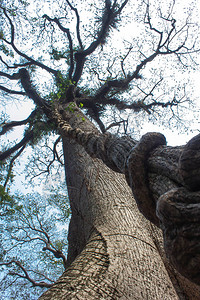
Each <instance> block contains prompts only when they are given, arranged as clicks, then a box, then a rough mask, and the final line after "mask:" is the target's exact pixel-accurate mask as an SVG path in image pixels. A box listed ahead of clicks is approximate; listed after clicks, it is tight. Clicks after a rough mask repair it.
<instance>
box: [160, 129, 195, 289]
mask: <svg viewBox="0 0 200 300" xmlns="http://www.w3.org/2000/svg"><path fill="white" fill-rule="evenodd" d="M178 168H179V172H180V175H181V177H182V182H183V186H184V187H180V188H176V189H173V190H171V191H168V192H167V193H165V194H163V195H162V196H160V198H159V199H158V202H157V216H158V218H159V219H160V224H161V228H162V230H163V235H164V247H165V252H166V254H167V256H168V258H169V260H170V262H171V263H172V264H173V266H174V267H175V268H176V269H177V270H178V271H179V272H180V273H181V274H182V275H183V276H185V277H187V278H188V279H189V280H191V281H193V282H194V283H196V284H199V285H200V269H199V265H200V134H199V135H197V136H195V137H194V138H193V139H191V140H190V141H189V142H188V143H187V144H186V146H185V147H184V148H183V151H182V154H181V156H180V158H179V164H178Z"/></svg>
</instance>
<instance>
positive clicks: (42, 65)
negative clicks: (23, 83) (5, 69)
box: [3, 8, 58, 76]
mask: <svg viewBox="0 0 200 300" xmlns="http://www.w3.org/2000/svg"><path fill="white" fill-rule="evenodd" d="M3 12H4V15H5V16H6V18H7V19H8V21H9V23H10V28H11V41H10V42H9V41H8V40H6V39H4V38H3V41H4V42H6V43H7V44H9V45H10V46H12V48H13V50H14V51H15V52H16V53H17V54H18V55H20V56H21V57H23V58H25V59H26V60H27V61H28V62H30V63H31V64H34V65H36V66H38V67H40V68H42V69H44V70H46V71H47V72H49V73H52V74H54V75H55V76H57V75H58V71H57V70H54V69H52V68H50V67H48V66H46V65H44V64H42V63H41V62H39V61H36V60H35V59H33V58H31V57H30V56H28V55H26V54H24V53H23V52H21V51H20V50H19V49H18V48H17V47H16V46H15V43H14V38H15V28H14V25H13V23H12V20H11V18H10V17H9V16H8V14H7V11H6V9H5V8H3Z"/></svg>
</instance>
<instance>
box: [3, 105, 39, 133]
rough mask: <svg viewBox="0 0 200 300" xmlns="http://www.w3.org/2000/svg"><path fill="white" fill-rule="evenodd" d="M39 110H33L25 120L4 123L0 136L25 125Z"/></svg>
mask: <svg viewBox="0 0 200 300" xmlns="http://www.w3.org/2000/svg"><path fill="white" fill-rule="evenodd" d="M38 111H39V109H35V110H34V111H32V113H31V114H30V115H29V116H28V118H26V119H25V120H22V121H11V122H9V123H4V124H3V125H1V126H2V131H1V132H0V136H1V135H3V134H5V133H6V132H8V131H9V130H10V129H12V128H13V127H15V126H21V125H25V124H27V123H28V122H29V121H31V120H33V119H34V118H35V116H36V114H37V113H38Z"/></svg>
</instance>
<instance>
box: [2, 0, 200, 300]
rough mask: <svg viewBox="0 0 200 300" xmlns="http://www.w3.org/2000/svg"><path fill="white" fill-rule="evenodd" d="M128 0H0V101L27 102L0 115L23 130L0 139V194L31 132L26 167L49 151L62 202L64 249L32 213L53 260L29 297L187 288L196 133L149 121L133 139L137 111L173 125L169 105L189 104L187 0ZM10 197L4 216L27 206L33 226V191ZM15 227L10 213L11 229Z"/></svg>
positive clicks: (191, 60)
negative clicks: (151, 129)
mask: <svg viewBox="0 0 200 300" xmlns="http://www.w3.org/2000/svg"><path fill="white" fill-rule="evenodd" d="M135 2H136V3H132V2H131V1H128V0H125V1H116V0H113V1H110V0H105V1H98V2H95V3H93V2H90V1H79V2H78V3H77V2H76V3H75V2H70V1H68V0H67V1H63V2H60V1H59V2H57V1H52V2H51V1H49V2H44V3H41V2H39V1H34V3H32V2H31V3H28V2H26V1H16V2H15V1H14V2H13V3H10V2H9V3H8V2H7V1H1V25H2V26H1V32H0V37H1V46H0V47H1V51H2V55H1V57H0V60H1V65H2V69H1V71H0V76H1V84H0V89H1V91H2V95H3V96H2V101H3V102H2V103H3V104H6V102H8V100H9V101H11V99H13V101H15V102H16V101H17V103H18V102H19V103H22V104H21V105H23V103H24V104H25V103H26V102H25V101H31V102H32V104H30V106H31V105H32V107H33V109H32V111H31V113H30V115H29V116H27V117H26V118H25V119H23V120H17V113H16V120H14V121H13V120H8V119H6V118H5V117H4V116H3V115H2V118H3V120H2V131H1V135H2V136H4V135H6V134H8V133H9V132H10V131H11V130H12V129H16V128H19V126H24V134H23V136H22V138H21V140H18V141H16V140H15V141H13V142H11V144H9V143H8V144H7V145H6V144H5V145H3V147H2V150H1V154H0V160H1V161H2V170H3V172H5V175H4V173H3V176H2V179H4V184H2V187H1V197H2V199H6V201H7V202H9V201H11V202H12V201H13V199H12V198H11V197H10V196H9V193H8V192H9V191H8V190H7V187H8V183H9V180H10V179H11V178H12V172H13V173H14V167H13V166H14V164H15V163H16V161H17V160H19V158H20V156H21V155H23V153H24V151H25V150H26V149H28V148H30V146H31V147H33V148H34V149H35V150H34V151H33V152H31V157H30V160H29V162H28V165H29V167H27V171H28V177H29V179H31V178H33V177H36V176H38V175H39V174H40V175H42V174H50V173H51V172H53V171H51V170H52V166H53V165H54V163H55V162H56V161H57V162H58V165H61V166H64V168H65V176H66V182H67V187H68V194H69V199H70V207H71V212H72V216H71V221H70V225H69V233H68V255H67V259H66V258H65V255H66V254H65V253H60V252H59V251H60V249H59V247H61V245H59V247H58V245H57V246H56V245H54V244H53V243H52V245H53V246H52V245H51V243H50V242H49V241H48V234H49V233H48V230H47V229H46V227H45V226H44V231H45V232H42V236H43V235H45V242H44V241H43V242H44V243H46V245H45V247H44V248H45V249H44V250H45V253H46V250H47V249H46V248H48V247H52V248H51V250H49V249H48V250H49V252H50V253H51V254H53V255H54V258H56V257H57V256H59V255H61V254H62V255H63V256H62V257H61V256H60V257H59V258H61V259H62V260H63V262H64V266H65V271H64V273H63V274H62V276H61V277H60V278H59V279H58V280H57V281H56V284H53V285H52V286H51V288H50V289H48V290H47V291H46V292H45V293H44V294H43V295H42V296H41V299H178V298H179V299H186V298H187V297H190V298H191V299H198V297H199V292H200V290H199V286H198V284H199V282H200V278H199V271H198V264H199V256H198V253H199V242H198V236H199V231H198V219H199V217H198V216H199V214H198V211H199V204H198V203H199V194H198V189H199V188H198V187H199V173H198V172H199V171H198V169H199V166H198V161H199V160H198V149H199V136H197V137H196V138H194V139H193V140H192V141H191V142H190V143H188V144H187V145H186V146H185V147H183V146H182V147H174V148H173V147H167V146H166V145H165V138H164V136H163V135H161V134H156V133H149V134H147V135H145V136H143V137H142V138H141V139H140V140H139V142H138V141H137V140H136V137H137V135H136V134H137V127H138V126H143V124H144V123H145V122H146V121H147V120H149V121H154V122H155V121H156V120H159V122H161V123H163V124H164V125H167V126H168V125H169V124H171V126H174V124H179V125H178V126H180V122H181V117H183V115H182V113H181V112H183V111H184V112H185V109H186V108H188V109H190V110H191V108H192V105H193V102H192V100H191V99H190V97H189V96H190V94H189V96H188V93H189V92H190V91H189V90H188V89H187V85H186V84H184V80H183V79H184V77H185V74H186V71H187V70H191V69H193V71H194V72H195V64H196V62H195V59H196V55H197V53H198V51H199V35H198V27H199V25H198V23H196V21H194V20H195V16H192V8H195V9H193V11H194V12H196V9H197V7H196V6H195V5H197V4H195V3H192V5H193V7H191V6H188V8H187V9H183V11H182V13H183V14H182V15H181V18H180V19H179V20H178V19H177V20H176V18H175V16H177V14H178V13H179V14H180V10H181V9H182V8H183V6H182V5H178V4H177V3H176V2H175V1H167V3H165V4H163V3H160V2H158V1H156V2H154V1H135ZM193 18H194V19H193ZM133 20H134V22H133ZM123 27H124V29H123ZM116 29H117V30H116ZM127 31H128V34H127ZM137 32H138V33H139V35H137V34H136V33H137ZM122 40H123V42H122ZM178 74H179V76H180V78H181V79H180V82H178ZM27 99H29V100H27ZM175 122H176V123H175ZM181 124H182V123H181ZM181 126H182V125H181ZM108 130H111V132H112V133H109V132H108ZM114 133H117V135H115V134H114ZM124 134H125V135H124ZM123 135H124V136H123ZM52 141H54V143H53V145H52V147H50V144H51V143H52ZM60 142H61V143H62V149H63V156H64V163H63V161H62V155H61V154H60V152H59V150H58V149H59V146H58V145H59V143H60ZM37 145H38V147H37ZM49 153H51V155H50V154H49ZM188 166H189V167H188ZM36 170H38V171H36ZM58 172H59V171H58ZM124 175H125V176H124ZM129 186H130V187H129ZM133 194H134V198H135V200H134V198H133ZM9 197H10V198H9ZM66 198H67V197H66ZM15 201H17V199H15ZM21 201H22V200H19V201H18V202H19V203H17V202H16V205H18V206H19V209H18V212H16V210H15V213H14V216H15V220H18V219H17V218H19V217H20V216H22V215H23V214H24V209H28V211H27V212H26V214H27V215H29V217H30V218H28V220H29V221H28V222H30V220H32V218H31V216H30V214H33V215H34V217H33V219H34V220H33V222H34V221H35V219H37V220H36V221H37V222H39V226H40V229H41V227H43V224H42V223H40V222H41V221H40V220H41V219H40V217H41V216H42V214H43V210H44V208H43V205H42V203H39V204H40V205H39V208H37V209H36V206H35V204H34V203H33V201H30V203H29V204H27V199H26V201H24V202H23V203H25V204H24V205H25V207H24V206H23V208H22V207H20V205H21V204H22V203H21ZM5 204H6V203H5V201H2V206H3V209H4V207H5ZM11 205H15V202H14V203H12V204H11ZM37 205H38V204H37ZM62 205H63V200H62ZM45 207H46V208H47V211H49V209H50V210H51V207H50V206H49V204H48V205H47V206H45ZM66 207H67V200H66ZM35 209H36V214H35ZM61 212H62V213H63V209H62V210H61V211H60V213H61ZM38 213H39V216H38ZM37 216H38V217H37ZM52 216H53V215H52ZM9 217H10V216H9ZM54 217H55V216H53V218H54ZM20 218H22V217H20ZM21 220H22V221H21V222H23V224H26V222H25V220H23V219H21ZM183 220H184V221H183ZM54 221H55V220H51V218H50V219H49V220H48V222H49V223H50V224H49V226H50V227H49V228H50V230H51V229H52V226H53V224H54ZM15 222H16V221H15ZM31 222H32V221H31ZM44 222H46V221H45V220H44ZM5 224H6V223H5ZM31 224H32V223H31ZM47 227H48V226H47ZM25 228H26V225H23V226H22V224H21V223H19V227H18V228H16V230H17V231H16V236H15V235H14V237H15V239H16V240H17V239H18V237H19V239H21V240H23V239H24V238H25V237H24V236H23V234H24V231H25ZM32 228H34V229H35V228H36V225H34V224H32V225H31V227H30V228H29V229H28V235H30V234H32V233H31V230H32ZM37 228H38V227H37ZM19 229H20V230H21V231H20V232H19ZM161 229H162V230H161ZM29 230H30V232H29ZM36 231H37V229H36ZM38 232H39V231H37V233H38ZM8 233H9V230H8ZM37 233H34V234H36V235H37ZM162 233H163V234H164V248H163V240H162ZM21 235H22V236H21ZM39 236H40V235H39ZM40 238H41V236H40ZM40 238H38V237H37V239H38V240H40V241H41V239H40ZM27 248H28V246H27ZM164 249H165V251H164ZM28 251H29V252H30V251H31V250H30V249H29V250H28ZM166 254H167V257H168V258H167V257H166ZM5 258H6V259H8V260H4V262H3V263H2V264H3V266H4V267H6V266H8V267H9V268H10V266H11V265H13V264H14V266H15V267H16V266H17V267H18V268H21V271H22V273H23V274H27V273H26V272H27V270H26V266H27V264H26V263H27V262H25V264H24V265H23V262H17V263H16V262H13V261H12V259H10V260H9V257H5ZM54 258H53V260H54ZM45 259H46V260H47V259H48V258H47V257H46V258H45ZM43 263H44V260H43ZM43 263H42V265H41V266H42V268H43V269H44V272H42V270H41V271H40V273H42V274H43V276H47V273H46V272H45V266H44V264H43ZM19 264H20V265H19ZM23 268H24V269H23ZM51 270H52V272H54V275H55V276H54V279H57V277H58V276H57V275H58V273H57V272H59V271H57V270H56V269H55V268H52V269H51ZM177 270H178V271H177ZM10 272H11V273H12V274H14V273H17V271H16V270H14V271H10ZM22 273H20V274H22ZM180 273H181V274H182V275H183V276H184V277H183V276H182V275H180ZM23 276H24V277H26V278H25V279H28V280H29V281H31V280H30V278H27V277H28V276H26V275H23ZM38 276H39V277H38V279H37V278H36V277H35V275H34V279H33V282H32V283H33V285H36V284H35V283H36V282H41V280H42V279H41V277H40V276H42V275H39V274H38ZM18 277H20V275H19V273H18ZM186 278H187V279H186ZM51 280H52V279H50V281H51ZM42 281H44V282H45V283H43V286H46V287H49V280H48V279H47V278H46V280H42ZM40 285H41V284H40ZM50 285H51V283H50Z"/></svg>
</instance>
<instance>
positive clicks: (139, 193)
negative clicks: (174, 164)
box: [125, 132, 166, 226]
mask: <svg viewBox="0 0 200 300" xmlns="http://www.w3.org/2000/svg"><path fill="white" fill-rule="evenodd" d="M165 144H166V139H165V137H164V135H162V134H160V133H155V132H150V133H147V134H145V135H143V136H142V138H141V139H140V141H139V142H138V143H137V145H136V146H135V147H133V148H132V150H131V151H130V154H129V156H128V159H127V162H126V170H125V176H126V180H127V182H128V184H129V186H130V187H131V189H132V192H133V195H134V197H135V200H136V202H137V205H138V208H139V210H140V212H141V213H142V214H143V215H144V216H145V217H146V218H147V219H148V220H149V221H151V222H152V223H154V224H155V225H157V226H159V220H158V217H157V216H156V203H155V201H154V199H153V197H152V196H151V192H150V189H149V183H148V169H147V160H148V158H149V156H150V152H151V151H152V150H154V149H155V148H157V147H158V146H161V145H165Z"/></svg>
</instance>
